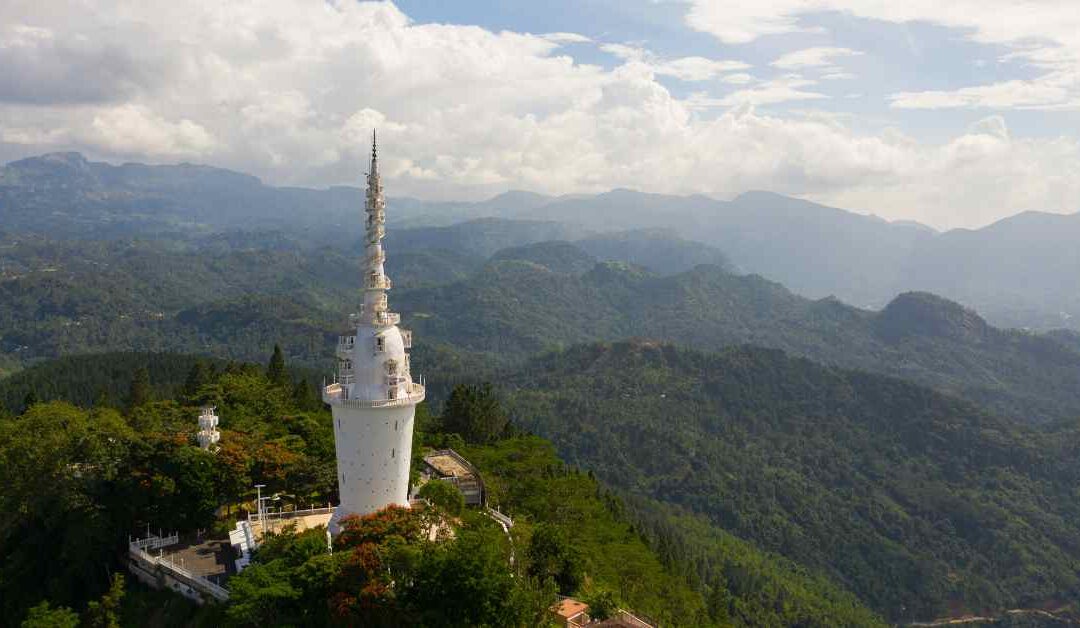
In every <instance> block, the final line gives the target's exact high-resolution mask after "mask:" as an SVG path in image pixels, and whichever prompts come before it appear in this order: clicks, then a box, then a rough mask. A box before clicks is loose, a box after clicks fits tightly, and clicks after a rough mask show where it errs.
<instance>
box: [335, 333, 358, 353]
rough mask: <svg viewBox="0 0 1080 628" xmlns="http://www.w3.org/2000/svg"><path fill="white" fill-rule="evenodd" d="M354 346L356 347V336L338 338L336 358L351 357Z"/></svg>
mask: <svg viewBox="0 0 1080 628" xmlns="http://www.w3.org/2000/svg"><path fill="white" fill-rule="evenodd" d="M354 346H356V336H338V344H337V356H338V357H339V358H348V357H349V356H351V355H352V350H353V347H354Z"/></svg>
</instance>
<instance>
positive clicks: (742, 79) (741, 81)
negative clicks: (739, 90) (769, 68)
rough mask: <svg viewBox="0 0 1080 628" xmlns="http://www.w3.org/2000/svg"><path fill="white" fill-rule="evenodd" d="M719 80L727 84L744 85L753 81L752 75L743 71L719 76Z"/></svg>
mask: <svg viewBox="0 0 1080 628" xmlns="http://www.w3.org/2000/svg"><path fill="white" fill-rule="evenodd" d="M720 80H721V81H723V82H724V83H728V84H729V85H746V84H747V83H752V82H754V77H753V76H751V75H749V74H747V73H745V72H736V73H735V74H728V75H727V76H722V77H720Z"/></svg>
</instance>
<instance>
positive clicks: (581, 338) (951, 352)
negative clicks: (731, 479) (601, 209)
mask: <svg viewBox="0 0 1080 628" xmlns="http://www.w3.org/2000/svg"><path fill="white" fill-rule="evenodd" d="M534 258H535V256H534ZM395 299H396V300H395V303H396V304H397V305H396V307H398V308H399V309H400V310H401V311H403V312H405V313H406V316H405V320H406V324H407V325H409V326H412V327H414V328H416V329H417V331H418V333H419V334H420V336H419V337H423V338H425V339H427V340H428V342H436V341H437V342H443V343H448V344H451V345H453V346H455V347H459V348H466V349H469V350H472V351H476V352H486V353H489V354H491V355H492V359H502V360H505V359H506V358H507V357H508V356H513V355H518V356H522V357H524V356H527V355H528V354H530V353H533V352H536V351H541V350H546V349H552V348H559V347H565V346H568V345H571V344H574V343H579V342H587V341H591V340H597V339H604V340H615V339H620V338H626V337H630V336H643V337H649V338H657V339H662V340H665V341H668V342H673V343H675V344H678V345H683V346H690V347H698V348H704V349H719V348H722V347H725V346H729V345H732V344H740V343H753V344H758V345H762V346H769V347H776V348H780V349H784V350H785V351H789V352H791V353H793V354H796V355H802V356H806V357H809V358H812V359H814V360H817V361H819V362H823V363H825V364H832V365H838V366H845V367H851V368H860V369H865V370H869V371H875V372H879V373H885V374H889V375H895V376H898V377H903V378H905V379H910V380H913V381H917V382H920V383H923V384H925V385H927V386H931V387H934V388H937V389H939V390H943V391H947V392H950V393H954V394H958V395H962V396H964V397H967V398H969V399H972V400H975V401H978V402H979V403H982V404H985V405H986V406H987V407H989V408H992V409H994V410H995V411H998V412H999V413H1001V414H1005V415H1009V416H1015V417H1020V418H1023V419H1026V420H1031V421H1049V420H1055V419H1059V418H1064V417H1074V416H1080V352H1077V351H1074V350H1072V349H1071V348H1070V347H1068V346H1067V344H1066V343H1064V342H1060V341H1055V340H1054V339H1051V338H1045V337H1041V336H1037V335H1033V334H1029V333H1025V332H1019V331H1009V330H999V329H996V328H994V327H992V326H990V325H988V324H987V323H986V322H985V321H984V320H983V319H982V318H981V317H979V316H978V314H976V313H974V312H972V311H970V310H966V309H964V308H962V307H960V306H959V305H957V304H955V303H952V302H949V301H946V300H944V299H941V298H938V297H934V296H933V295H928V294H923V293H910V294H904V295H900V296H899V297H897V298H896V299H894V301H893V302H892V303H890V304H889V306H888V307H886V308H885V309H884V310H883V311H882V312H880V313H875V312H870V311H866V310H860V309H857V308H854V307H851V306H848V305H845V304H843V303H841V302H839V301H837V300H835V299H823V300H820V301H811V300H808V299H804V298H802V297H799V296H796V295H794V294H792V293H791V292H789V291H788V290H786V289H785V288H784V287H783V286H781V285H779V284H776V283H773V282H769V281H766V280H764V279H762V278H760V277H757V276H755V275H736V274H732V273H730V272H727V271H725V270H723V269H721V268H717V267H710V266H701V267H698V268H695V269H693V270H691V271H688V272H685V273H680V274H677V275H673V276H666V277H661V276H656V275H653V274H651V273H649V272H647V271H645V270H643V269H641V268H635V267H630V266H626V265H624V264H610V263H608V264H599V265H597V266H596V267H594V268H593V269H592V270H590V271H589V272H587V273H585V274H583V275H570V274H565V273H558V272H552V271H551V270H550V269H548V268H547V267H542V266H539V265H537V264H536V263H524V262H521V261H516V260H504V261H500V262H497V263H490V264H488V265H487V266H485V267H484V268H483V269H482V270H481V271H480V272H479V273H477V274H476V275H474V276H473V277H470V278H469V279H468V280H466V281H462V282H458V283H454V284H450V285H447V286H442V287H437V288H434V289H431V290H424V291H419V290H417V291H409V292H406V293H404V294H402V295H400V296H398V295H395Z"/></svg>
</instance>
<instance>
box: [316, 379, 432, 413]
mask: <svg viewBox="0 0 1080 628" xmlns="http://www.w3.org/2000/svg"><path fill="white" fill-rule="evenodd" d="M344 391H345V389H344V388H342V387H341V385H340V384H330V385H329V386H327V387H326V388H324V389H323V394H322V398H323V402H324V403H328V404H330V405H332V406H341V407H344V408H392V407H395V406H408V405H413V404H417V403H420V402H421V401H423V400H424V397H425V395H426V394H427V393H426V389H425V388H424V385H423V384H420V383H417V382H413V383H412V384H410V385H409V392H408V393H407V394H405V395H401V396H399V397H396V398H394V399H345V398H344V395H345V392H344Z"/></svg>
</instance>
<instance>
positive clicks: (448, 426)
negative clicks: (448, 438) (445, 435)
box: [442, 383, 509, 444]
mask: <svg viewBox="0 0 1080 628" xmlns="http://www.w3.org/2000/svg"><path fill="white" fill-rule="evenodd" d="M442 422H443V429H444V430H445V431H447V432H452V433H457V434H460V435H461V437H462V438H464V439H465V441H466V442H469V443H479V444H486V443H492V442H494V441H496V440H498V438H499V437H500V436H502V435H503V434H504V433H505V431H506V428H507V425H508V424H509V419H508V418H507V416H506V411H505V410H503V407H502V404H501V403H499V399H498V397H496V395H495V391H494V390H493V389H492V387H491V384H489V383H485V384H480V385H468V384H458V385H457V386H455V387H454V390H453V391H452V392H451V393H450V398H449V399H447V400H446V407H445V409H444V410H443V416H442Z"/></svg>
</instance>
